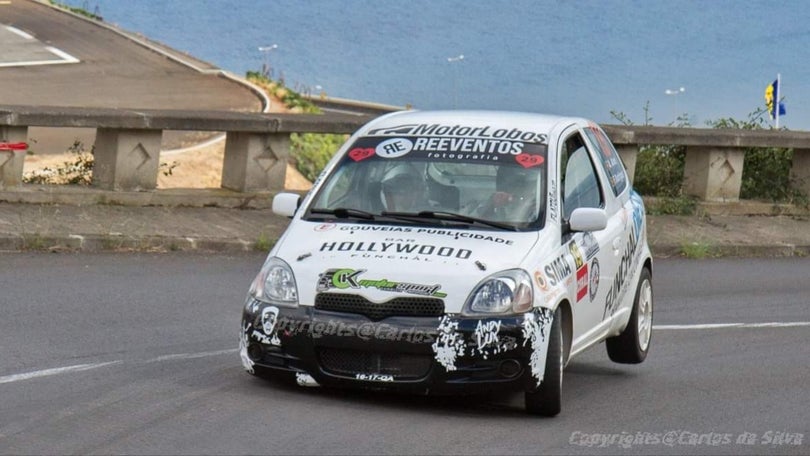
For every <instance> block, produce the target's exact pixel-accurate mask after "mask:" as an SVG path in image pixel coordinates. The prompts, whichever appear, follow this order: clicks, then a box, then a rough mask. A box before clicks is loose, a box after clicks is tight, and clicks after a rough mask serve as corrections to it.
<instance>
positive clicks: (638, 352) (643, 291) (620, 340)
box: [605, 268, 653, 364]
mask: <svg viewBox="0 0 810 456" xmlns="http://www.w3.org/2000/svg"><path fill="white" fill-rule="evenodd" d="M652 319H653V290H652V276H651V274H650V270H649V269H647V268H644V269H642V270H641V277H640V278H639V281H638V288H636V298H635V301H634V302H633V310H632V311H631V312H630V321H629V322H628V323H627V327H626V328H624V331H622V333H621V334H619V335H618V336H615V337H610V338H608V339H607V340H606V341H605V344H606V345H607V352H608V357H610V360H611V361H613V362H616V363H622V364H638V363H640V362H642V361H644V359H645V358H646V357H647V352H648V351H649V349H650V339H651V338H652Z"/></svg>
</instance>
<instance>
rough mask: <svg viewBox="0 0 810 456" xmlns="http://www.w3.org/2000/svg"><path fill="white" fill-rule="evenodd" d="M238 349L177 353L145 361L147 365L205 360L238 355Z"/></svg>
mask: <svg viewBox="0 0 810 456" xmlns="http://www.w3.org/2000/svg"><path fill="white" fill-rule="evenodd" d="M237 351H238V349H236V348H232V349H229V350H217V351H210V352H200V353H177V354H174V355H163V356H158V357H157V358H153V359H150V360H148V361H145V362H147V363H156V362H160V361H175V360H180V361H182V360H186V359H197V358H205V357H208V356H218V355H225V354H228V353H236V352H237Z"/></svg>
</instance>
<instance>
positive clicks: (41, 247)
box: [0, 233, 269, 253]
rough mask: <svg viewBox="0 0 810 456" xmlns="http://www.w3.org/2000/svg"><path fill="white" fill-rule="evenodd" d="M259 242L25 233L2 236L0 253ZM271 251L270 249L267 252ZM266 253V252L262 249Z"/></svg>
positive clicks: (251, 246)
mask: <svg viewBox="0 0 810 456" xmlns="http://www.w3.org/2000/svg"><path fill="white" fill-rule="evenodd" d="M259 250H260V249H259V248H258V243H257V242H255V241H246V240H244V239H233V238H230V239H222V238H191V237H174V236H142V237H136V236H127V235H120V234H108V235H95V234H94V235H81V234H69V235H67V236H51V235H40V234H38V233H23V234H21V235H17V236H8V235H6V236H0V252H31V251H40V252H42V251H45V252H64V253H71V252H84V253H96V252H188V251H200V252H234V253H237V252H253V251H259ZM268 250H269V249H268ZM262 251H264V250H262Z"/></svg>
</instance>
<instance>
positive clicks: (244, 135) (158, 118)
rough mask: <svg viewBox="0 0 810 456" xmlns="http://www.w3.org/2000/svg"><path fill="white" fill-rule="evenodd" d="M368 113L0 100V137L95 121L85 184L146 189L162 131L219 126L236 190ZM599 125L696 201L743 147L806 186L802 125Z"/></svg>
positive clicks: (11, 181) (11, 166)
mask: <svg viewBox="0 0 810 456" xmlns="http://www.w3.org/2000/svg"><path fill="white" fill-rule="evenodd" d="M380 106H381V107H383V106H384V105H380ZM386 108H390V107H386ZM382 112H387V111H386V110H383V111H381V112H380V113H382ZM380 113H377V114H380ZM371 117H373V114H372V115H356V114H339V113H330V114H328V115H315V114H275V113H241V112H230V111H186V110H131V109H101V108H70V107H47V106H0V140H2V141H6V142H25V141H26V140H27V134H28V127H33V126H37V127H89V128H96V129H97V135H96V144H95V166H94V171H93V184H94V186H96V187H98V188H101V189H106V190H124V191H130V190H151V189H154V188H155V187H156V183H157V174H158V166H159V162H158V161H159V156H160V139H161V135H162V132H163V131H164V130H189V131H224V132H225V133H226V145H225V158H224V163H223V172H222V186H223V187H224V188H227V189H231V190H236V191H239V192H249V191H270V192H273V191H279V190H282V189H283V185H284V177H285V172H286V165H287V158H288V156H289V144H290V134H291V133H353V132H354V131H355V130H357V129H358V128H359V127H360V126H362V125H363V124H365V123H366V122H367V121H368V120H369V119H370V118H371ZM603 128H604V129H605V131H606V132H607V134H608V136H610V138H611V139H612V140H613V142H614V144H615V145H616V148H617V150H618V151H619V154H620V155H621V157H622V159H623V161H624V163H625V166H626V167H627V169H628V171H629V173H630V176H631V177H632V176H633V174H634V170H635V164H636V159H637V155H638V151H639V146H642V145H670V144H672V145H682V146H686V163H685V171H684V190H685V192H686V193H687V194H690V195H694V196H696V197H698V198H699V199H701V200H703V201H726V202H728V201H737V200H739V195H740V185H741V181H742V171H743V162H744V158H745V150H746V149H747V148H752V147H781V148H792V149H794V151H795V152H794V159H793V166H792V169H791V177H792V178H793V179H794V180H795V181H796V182H798V183H799V184H800V185H801V186H802V188H801V189H802V190H803V191H805V192H807V193H810V132H792V131H769V130H732V129H700V128H672V127H649V126H621V125H604V126H603ZM24 158H25V154H24V153H19V152H14V151H0V188H13V187H17V186H20V185H21V181H22V165H23V161H24Z"/></svg>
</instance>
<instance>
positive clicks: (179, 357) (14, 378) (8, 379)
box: [0, 348, 238, 384]
mask: <svg viewBox="0 0 810 456" xmlns="http://www.w3.org/2000/svg"><path fill="white" fill-rule="evenodd" d="M237 351H238V349H236V348H231V349H228V350H216V351H207V352H198V353H176V354H173V355H163V356H158V357H157V358H152V359H148V360H145V361H135V362H133V364H148V363H156V362H162V361H183V360H187V359H197V358H205V357H208V356H218V355H225V354H231V353H236V352H237ZM122 363H124V361H121V360H117V361H109V362H106V363H91V364H77V365H75V366H65V367H56V368H53V369H44V370H38V371H34V372H26V373H24V374H14V375H6V376H5V377H0V384H3V383H12V382H19V381H22V380H30V379H32V378H39V377H48V376H51V375H59V374H67V373H70V372H81V371H86V370H90V369H97V368H99V367H106V366H112V365H114V364H122Z"/></svg>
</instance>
